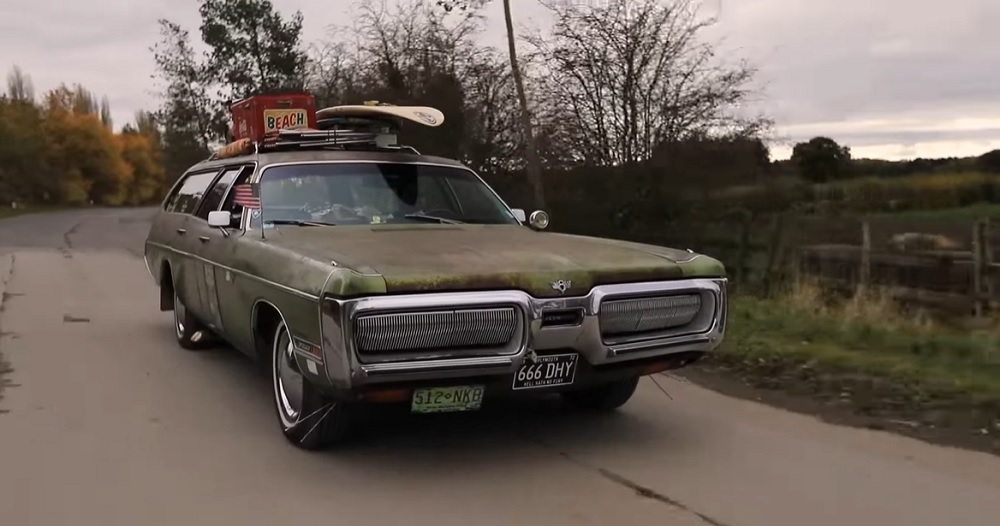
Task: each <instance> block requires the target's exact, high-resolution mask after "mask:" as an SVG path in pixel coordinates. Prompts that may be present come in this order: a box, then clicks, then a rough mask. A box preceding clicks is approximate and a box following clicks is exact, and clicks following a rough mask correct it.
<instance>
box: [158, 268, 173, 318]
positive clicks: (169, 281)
mask: <svg viewBox="0 0 1000 526" xmlns="http://www.w3.org/2000/svg"><path fill="white" fill-rule="evenodd" d="M160 310H161V311H164V312H166V311H172V310H174V274H173V272H172V271H171V266H170V262H169V261H167V260H164V261H163V262H162V263H160Z"/></svg>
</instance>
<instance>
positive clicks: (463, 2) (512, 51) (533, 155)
mask: <svg viewBox="0 0 1000 526" xmlns="http://www.w3.org/2000/svg"><path fill="white" fill-rule="evenodd" d="M489 2H490V0H436V3H437V5H439V6H442V7H444V8H445V10H446V11H451V10H453V9H454V8H456V7H457V8H460V9H463V10H464V9H470V8H472V9H478V8H480V7H482V6H484V5H486V4H487V3H489ZM503 18H504V24H505V25H506V27H507V54H508V57H509V58H510V71H511V75H512V78H513V80H514V87H515V89H516V90H517V99H518V102H519V103H520V106H521V112H520V117H521V118H520V122H521V133H522V134H523V135H524V143H525V149H524V154H525V161H526V166H525V168H526V170H525V171H526V172H527V175H528V182H529V183H530V184H531V189H532V192H533V194H534V198H535V206H537V207H538V208H545V191H544V189H543V187H542V174H541V162H540V160H539V156H538V145H537V144H536V141H535V133H534V129H533V128H532V120H531V110H530V108H529V106H528V96H527V92H526V90H525V88H524V78H523V77H522V75H521V66H520V63H519V62H518V60H517V37H516V36H515V35H514V20H513V16H512V15H511V9H510V0H503Z"/></svg>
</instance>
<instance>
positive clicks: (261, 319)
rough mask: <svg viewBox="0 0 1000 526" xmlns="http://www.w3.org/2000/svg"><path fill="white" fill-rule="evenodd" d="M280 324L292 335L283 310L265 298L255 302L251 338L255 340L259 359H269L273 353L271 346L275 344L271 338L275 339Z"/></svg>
mask: <svg viewBox="0 0 1000 526" xmlns="http://www.w3.org/2000/svg"><path fill="white" fill-rule="evenodd" d="M279 323H280V324H284V326H285V330H286V331H288V332H289V335H291V328H290V327H289V326H288V322H287V321H286V320H285V315H284V314H282V312H281V309H279V308H278V307H277V306H276V305H275V304H274V303H271V302H270V301H268V300H265V299H263V298H258V299H257V300H256V301H254V302H253V307H251V309H250V337H251V339H252V340H253V348H254V351H256V354H257V358H258V359H264V358H267V356H268V354H269V353H270V352H271V344H272V343H273V342H272V341H271V338H273V337H274V331H275V330H276V329H277V327H278V324H279Z"/></svg>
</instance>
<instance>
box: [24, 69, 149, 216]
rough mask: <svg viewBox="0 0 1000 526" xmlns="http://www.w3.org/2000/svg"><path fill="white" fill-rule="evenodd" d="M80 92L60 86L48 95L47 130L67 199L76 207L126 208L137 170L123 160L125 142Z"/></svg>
mask: <svg viewBox="0 0 1000 526" xmlns="http://www.w3.org/2000/svg"><path fill="white" fill-rule="evenodd" d="M80 94H81V90H79V89H77V90H71V89H69V88H67V87H66V86H60V87H58V88H56V89H55V90H53V91H51V92H49V93H47V94H46V96H45V102H46V104H45V119H44V123H43V126H44V127H45V131H46V134H47V135H48V136H49V141H50V144H51V146H50V147H51V148H52V159H53V164H55V165H56V166H54V168H55V169H57V170H59V171H60V172H61V173H62V179H63V200H64V201H65V202H67V203H71V204H81V203H83V202H86V201H91V202H93V203H94V204H99V205H108V206H118V205H122V204H125V201H126V198H127V197H128V189H129V186H130V185H131V184H132V179H133V173H132V167H131V166H130V165H129V164H128V163H126V162H125V160H124V159H123V157H122V148H121V146H122V145H121V143H120V141H118V140H116V138H115V134H114V132H112V130H111V129H110V128H108V127H106V126H105V125H104V123H103V122H102V120H101V117H100V115H99V114H96V113H93V112H92V110H93V105H90V104H87V103H86V99H85V98H84V97H81V95H80Z"/></svg>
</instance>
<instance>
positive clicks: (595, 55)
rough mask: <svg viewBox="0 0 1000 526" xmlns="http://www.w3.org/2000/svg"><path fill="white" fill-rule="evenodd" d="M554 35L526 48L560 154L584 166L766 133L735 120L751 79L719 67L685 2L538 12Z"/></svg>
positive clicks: (740, 67)
mask: <svg viewBox="0 0 1000 526" xmlns="http://www.w3.org/2000/svg"><path fill="white" fill-rule="evenodd" d="M542 3H543V5H545V6H546V7H547V8H548V9H549V10H550V11H551V12H552V14H553V16H554V18H555V21H554V27H553V29H552V33H551V35H546V36H544V37H543V36H539V35H534V36H532V37H529V38H528V41H529V42H530V43H531V44H532V46H533V48H534V50H535V53H536V54H537V55H538V56H539V57H540V58H541V59H542V61H543V63H544V71H542V72H541V75H540V77H541V78H542V79H543V80H542V82H543V83H544V92H545V93H546V94H547V96H548V100H547V101H546V102H547V105H548V106H549V107H551V108H554V109H555V111H556V112H557V115H556V116H554V117H553V118H554V120H558V121H560V122H561V123H562V124H563V126H564V130H563V133H562V135H563V136H564V143H565V144H564V147H565V148H566V149H568V150H570V151H573V152H574V157H576V158H579V159H581V160H582V161H583V162H584V164H592V165H603V166H618V165H623V164H626V163H631V162H641V161H646V160H648V159H650V158H651V156H652V154H653V151H654V150H655V149H656V148H658V147H660V146H661V145H664V144H667V145H669V144H670V143H675V142H678V141H681V140H684V139H686V138H690V137H703V136H735V137H754V136H756V135H757V134H758V133H760V132H761V130H763V129H764V128H766V127H767V126H768V125H769V124H770V123H769V121H767V120H766V119H761V118H757V117H747V116H744V115H741V113H740V108H741V106H742V105H743V103H745V102H746V101H747V99H748V97H749V95H750V90H749V87H748V85H749V82H750V81H751V80H752V78H753V75H754V74H755V70H754V69H753V68H751V67H749V66H748V65H747V64H746V63H745V62H739V63H737V64H733V65H729V64H724V63H721V62H719V61H717V60H716V52H715V48H714V47H713V46H712V45H711V44H710V43H707V42H704V41H703V39H702V33H704V31H705V30H706V29H708V28H709V27H711V26H712V25H713V24H714V23H715V20H714V19H706V20H702V19H699V18H698V14H697V11H696V9H695V7H694V6H693V4H692V2H691V0H674V1H671V2H668V3H663V2H662V1H660V0H609V1H607V2H601V3H599V4H589V3H584V2H560V3H553V2H542Z"/></svg>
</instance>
